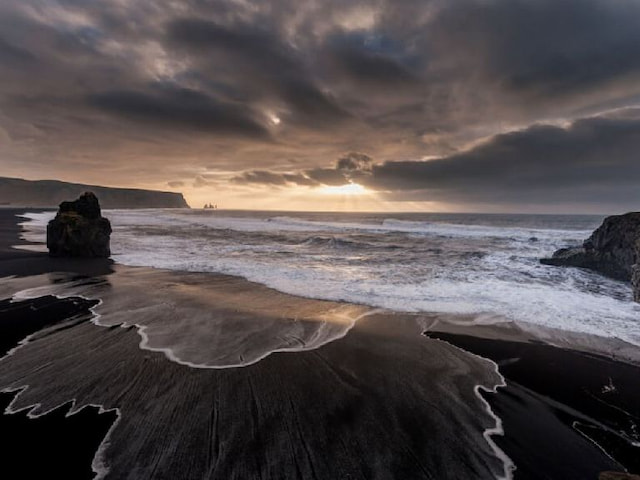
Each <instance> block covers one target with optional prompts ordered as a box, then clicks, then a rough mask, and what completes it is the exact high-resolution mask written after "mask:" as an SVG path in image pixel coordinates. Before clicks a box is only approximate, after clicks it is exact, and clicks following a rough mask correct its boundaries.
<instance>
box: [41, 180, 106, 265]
mask: <svg viewBox="0 0 640 480" xmlns="http://www.w3.org/2000/svg"><path fill="white" fill-rule="evenodd" d="M110 235H111V223H110V222H109V220H107V219H106V218H104V217H103V216H102V213H101V211H100V203H99V202H98V199H97V197H96V196H95V195H94V194H93V193H92V192H85V193H83V194H82V195H80V197H79V198H78V199H77V200H75V201H73V202H62V203H61V204H60V209H59V210H58V214H57V215H56V217H55V218H54V219H53V220H51V221H50V222H49V224H48V225H47V248H48V249H49V255H51V256H52V257H104V258H106V257H109V256H110V255H111V250H110V248H109V240H110Z"/></svg>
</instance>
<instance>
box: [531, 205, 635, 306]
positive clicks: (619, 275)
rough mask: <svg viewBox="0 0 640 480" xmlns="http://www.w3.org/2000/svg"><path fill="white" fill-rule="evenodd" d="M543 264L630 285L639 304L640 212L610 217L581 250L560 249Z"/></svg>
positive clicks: (542, 261) (578, 248) (544, 259)
mask: <svg viewBox="0 0 640 480" xmlns="http://www.w3.org/2000/svg"><path fill="white" fill-rule="evenodd" d="M540 262H541V263H544V264H546V265H557V266H569V267H582V268H588V269H590V270H595V271H597V272H600V273H602V274H603V275H606V276H608V277H611V278H615V279H616V280H622V281H625V282H631V283H632V285H633V287H634V298H635V300H636V301H640V264H639V262H640V212H632V213H626V214H624V215H614V216H611V217H607V218H605V219H604V222H602V225H600V226H599V227H598V228H597V229H596V230H595V231H594V232H593V233H592V234H591V236H590V237H589V238H588V239H587V240H585V241H584V243H583V244H582V246H581V247H572V248H561V249H560V250H558V251H556V252H555V253H554V254H553V256H552V257H551V258H543V259H541V260H540Z"/></svg>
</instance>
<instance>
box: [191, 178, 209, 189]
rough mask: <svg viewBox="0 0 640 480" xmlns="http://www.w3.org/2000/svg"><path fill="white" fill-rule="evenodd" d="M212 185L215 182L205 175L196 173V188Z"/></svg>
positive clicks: (194, 182)
mask: <svg viewBox="0 0 640 480" xmlns="http://www.w3.org/2000/svg"><path fill="white" fill-rule="evenodd" d="M211 185H213V182H211V181H209V180H207V179H206V178H205V177H204V176H203V175H196V178H195V180H194V181H193V187H194V188H203V187H209V186H211Z"/></svg>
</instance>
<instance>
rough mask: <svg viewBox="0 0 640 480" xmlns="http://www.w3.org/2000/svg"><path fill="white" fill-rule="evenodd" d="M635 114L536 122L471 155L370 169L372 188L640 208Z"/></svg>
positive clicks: (402, 194)
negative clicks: (565, 122)
mask: <svg viewBox="0 0 640 480" xmlns="http://www.w3.org/2000/svg"><path fill="white" fill-rule="evenodd" d="M638 152H640V111H637V110H636V111H632V112H630V113H629V115H620V116H612V117H594V118H585V119H580V120H577V121H575V122H574V123H573V124H571V125H570V126H569V127H567V128H561V127H556V126H551V125H535V126H532V127H530V128H528V129H526V130H523V131H518V132H512V133H508V134H501V135H497V136H495V137H493V138H492V139H490V140H489V141H487V142H486V143H484V144H482V145H479V146H477V147H475V148H473V149H471V150H469V151H466V152H462V153H459V154H456V155H452V156H448V157H444V158H441V159H436V160H430V161H420V162H386V163H384V164H382V165H376V166H374V168H373V172H372V176H371V177H369V178H370V181H369V182H368V183H367V185H368V186H370V187H371V188H375V189H377V190H382V191H387V192H390V193H389V195H390V197H391V198H393V197H395V198H396V199H412V200H419V199H420V200H435V201H455V202H458V203H464V202H483V203H487V204H501V203H502V204H505V205H509V204H513V203H516V204H518V203H519V204H525V203H526V202H534V201H535V202H536V203H548V204H552V203H556V202H564V203H571V202H586V203H589V204H598V203H607V202H614V203H615V202H621V203H625V204H626V206H627V208H634V206H635V207H636V208H637V206H638V205H640V191H639V190H638V185H640V157H639V156H638Z"/></svg>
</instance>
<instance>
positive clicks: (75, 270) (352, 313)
mask: <svg viewBox="0 0 640 480" xmlns="http://www.w3.org/2000/svg"><path fill="white" fill-rule="evenodd" d="M11 221H14V222H15V220H13V219H12V218H7V212H2V211H0V225H4V224H10V223H11ZM3 222H4V223H3ZM17 232H18V231H17V230H16V234H17ZM2 241H3V242H7V241H8V242H10V244H11V245H13V244H15V243H17V239H16V238H15V237H13V238H10V235H4V236H3V237H2ZM0 251H2V252H7V253H5V254H3V255H4V256H2V257H0V276H1V277H9V276H13V278H5V279H4V280H0V292H1V293H2V295H3V296H4V298H6V297H7V296H12V295H13V294H15V293H16V292H17V291H23V292H24V291H25V290H29V289H33V288H41V289H40V290H31V291H30V293H31V294H32V295H33V297H34V298H27V297H29V295H28V294H27V295H24V294H23V298H22V300H21V301H20V302H19V303H17V304H16V303H14V304H12V305H14V306H15V305H20V306H21V307H22V306H23V307H24V308H27V309H28V310H31V307H33V306H37V304H36V303H35V302H47V300H46V299H47V298H49V299H50V298H51V297H46V292H52V291H53V292H56V294H57V295H66V294H68V295H71V297H70V298H69V299H67V300H64V302H67V303H66V304H65V305H66V307H65V308H68V309H69V310H68V315H65V314H62V315H60V316H61V317H63V319H62V320H60V321H44V325H43V320H42V319H41V317H46V318H47V319H51V318H54V316H55V315H54V313H53V310H52V311H47V313H46V314H43V315H42V316H37V318H38V320H35V319H34V318H32V317H30V316H29V315H26V314H25V315H24V317H23V318H24V320H25V322H27V323H29V324H30V325H32V330H33V335H32V336H31V337H30V339H29V341H28V342H27V343H26V344H24V345H23V346H21V347H19V348H18V349H16V350H14V351H13V352H12V354H11V355H9V356H6V357H4V358H3V359H2V360H1V361H0V389H4V390H16V389H19V388H24V387H26V386H28V388H26V389H25V390H24V391H22V392H21V393H19V394H18V395H17V396H16V395H15V393H14V398H13V404H12V405H11V406H10V408H9V411H15V410H18V409H23V408H24V409H29V407H33V408H32V409H31V410H30V413H31V416H37V415H42V416H41V417H38V419H45V418H48V417H50V416H51V415H54V413H47V412H48V411H49V410H51V409H54V408H56V407H58V406H59V405H61V404H67V403H68V402H69V401H71V400H75V404H74V407H73V409H72V412H73V411H75V409H78V408H80V407H82V406H83V405H100V406H101V407H102V408H103V409H107V410H109V412H107V413H102V414H98V413H97V409H94V410H95V411H94V415H93V417H92V418H88V419H87V420H86V422H85V426H86V427H87V429H88V430H90V431H92V432H93V433H95V434H104V423H103V422H104V421H105V419H107V418H108V419H109V420H110V422H111V423H110V425H111V430H110V432H109V434H108V436H107V437H106V441H105V442H103V443H102V446H101V448H100V449H99V451H98V452H97V454H96V455H95V457H93V456H92V460H91V461H89V459H88V455H87V454H80V452H78V455H77V457H75V459H76V461H77V462H78V464H84V465H85V467H86V466H87V462H88V461H89V463H88V464H89V465H92V466H93V470H94V471H95V472H97V473H98V474H99V476H101V477H104V478H114V479H120V478H131V479H133V478H167V479H169V478H170V479H180V478H185V479H187V478H188V479H199V478H203V479H204V478H211V479H214V478H215V479H225V480H226V479H234V478H237V479H246V478H264V479H280V478H317V479H331V480H334V479H337V478H367V479H370V478H376V479H387V478H388V479H395V478H402V479H418V478H433V479H447V478H451V479H458V478H496V477H499V476H504V475H505V474H507V475H508V474H509V469H508V465H509V461H508V460H506V459H505V457H504V454H503V453H502V452H501V450H499V449H496V447H495V446H494V445H492V443H493V442H495V443H496V444H497V445H498V446H499V447H500V448H501V449H504V451H505V452H506V454H507V455H508V456H509V457H510V459H511V460H512V461H513V462H514V463H515V465H516V466H517V467H518V470H516V472H515V478H562V479H571V478H576V479H578V478H580V479H583V478H594V479H595V478H597V474H598V472H600V471H602V470H622V469H623V465H625V466H627V467H629V468H632V469H635V468H636V467H635V466H634V465H633V457H632V456H631V457H630V456H629V455H627V454H625V453H620V451H619V449H618V450H616V448H617V447H615V445H614V444H613V443H611V444H610V445H609V444H607V448H610V449H611V450H612V452H613V450H615V452H614V454H612V452H608V453H609V454H607V453H605V452H604V451H603V450H602V449H601V448H600V447H599V446H598V445H596V444H595V443H594V442H593V441H591V440H589V439H588V438H586V437H585V436H584V435H583V434H582V433H580V431H579V430H578V429H576V428H573V427H572V421H570V420H568V418H574V417H575V418H579V419H582V420H585V419H588V420H590V421H591V425H592V424H596V423H597V422H599V423H600V424H602V425H605V424H606V425H608V424H609V423H611V422H615V421H617V419H619V417H616V416H615V415H613V414H612V413H611V410H612V408H611V407H609V406H605V405H602V406H601V407H598V402H596V401H594V402H593V404H591V405H589V407H588V410H587V411H582V410H580V408H581V405H582V404H581V400H580V397H579V396H577V397H575V398H576V399H577V400H576V401H573V400H572V399H573V398H574V396H575V395H577V392H581V391H582V390H584V389H585V387H588V388H592V383H593V388H596V387H595V386H598V387H599V383H600V381H601V376H599V375H596V374H595V370H594V367H593V365H592V364H591V363H589V362H588V361H587V363H586V364H579V365H575V366H574V367H575V368H581V369H584V370H585V374H584V375H585V376H586V377H585V376H572V375H571V371H572V368H574V367H570V368H569V367H568V368H567V372H566V375H564V376H563V377H562V381H561V382H554V385H555V387H554V388H555V390H554V391H553V392H552V393H553V395H555V397H557V398H555V397H550V398H552V400H553V402H550V401H549V398H547V397H548V396H549V395H550V393H549V392H548V391H546V390H544V388H543V387H544V385H545V382H544V381H543V379H544V378H545V377H547V378H548V376H549V370H550V367H549V365H550V364H551V365H554V364H556V363H558V362H560V363H563V364H564V363H565V358H564V356H563V355H565V353H572V352H568V351H567V350H563V349H558V348H555V349H553V348H552V347H549V348H548V349H547V350H544V351H543V352H542V353H539V354H537V355H533V354H529V353H527V354H524V353H523V354H522V355H520V356H521V358H520V360H519V364H520V365H521V366H520V367H519V369H517V370H516V369H514V368H511V369H509V368H508V367H509V365H518V362H512V363H509V362H508V361H507V362H506V365H505V359H504V358H503V356H504V355H505V353H504V352H505V351H508V352H510V353H509V355H512V352H511V350H509V349H515V350H516V351H520V350H521V349H522V345H525V343H524V342H521V343H519V342H510V341H505V340H500V339H486V338H485V339H479V338H473V337H472V338H473V341H467V339H466V337H464V336H463V335H460V334H453V335H452V334H446V333H440V334H438V335H440V337H439V338H441V339H442V340H446V341H441V340H439V339H436V338H428V337H425V336H424V335H421V333H423V331H424V330H425V325H428V324H429V323H430V320H431V319H430V318H429V316H412V315H398V314H393V313H391V312H375V311H372V309H369V308H367V307H363V306H350V305H346V304H336V303H333V302H321V301H316V300H307V299H301V298H297V297H292V296H289V295H285V294H281V293H279V292H275V291H273V290H271V289H268V288H266V287H264V286H260V285H256V284H252V283H250V282H247V281H245V280H242V279H238V278H235V277H227V276H222V275H220V276H219V275H205V274H182V273H177V272H164V271H160V270H153V269H134V268H129V267H122V266H114V265H111V264H104V263H103V264H101V265H100V264H93V265H90V266H88V265H87V264H85V265H80V264H79V263H77V262H65V261H64V260H62V261H61V262H60V263H58V262H56V263H51V261H50V259H48V258H47V257H46V255H42V254H37V253H33V252H29V253H26V254H25V253H23V252H20V253H19V254H16V256H15V257H13V256H12V255H11V249H10V248H8V247H7V246H6V245H5V246H4V247H3V246H0ZM20 260H22V261H20ZM27 260H28V261H27ZM89 263H91V262H89ZM91 270H93V271H91ZM52 272H56V273H52ZM42 287H44V288H42ZM65 292H67V293H65ZM78 295H83V296H85V297H87V298H89V300H84V301H85V302H90V301H91V299H100V300H101V301H102V303H101V304H100V305H96V306H94V307H93V313H91V312H88V311H86V312H85V316H84V317H83V316H82V312H80V313H78V312H77V311H76V312H75V314H74V313H73V310H72V308H78V307H79V306H80V305H84V306H85V307H87V306H88V303H84V304H83V303H82V301H81V300H79V297H78ZM43 297H44V298H45V299H44V300H43ZM74 302H75V303H74ZM74 305H75V307H74ZM14 308H15V307H14ZM194 312H195V313H196V314H195V315H194ZM12 314H13V315H15V312H13V313H12ZM18 315H20V314H18ZM183 317H184V318H183ZM187 317H188V318H187ZM8 318H9V317H8V315H3V314H2V313H1V312H0V329H2V330H3V332H4V328H5V325H8V324H9V323H11V322H7V323H5V320H6V319H8ZM56 318H58V317H56ZM356 318H359V319H358V320H357V322H355V323H354V321H353V320H354V319H356ZM171 319H173V320H174V321H173V322H171V321H170V320H171ZM345 319H346V320H345ZM334 320H339V321H334ZM123 324H124V325H125V326H126V325H132V326H130V327H128V328H122V327H121V326H122V325H123ZM135 325H137V326H135ZM141 326H144V328H143V329H141V328H140V327H141ZM141 330H142V331H143V335H142V336H141V334H140V331H141ZM211 331H213V332H215V335H212V336H210V337H207V336H206V333H207V332H211ZM3 332H0V334H2V333H3ZM431 335H436V334H434V333H432V334H431ZM446 335H448V336H446ZM445 336H446V337H445ZM145 337H146V343H145ZM221 339H222V340H221ZM141 342H142V345H141ZM216 342H217V343H216ZM314 342H315V343H314ZM465 342H466V343H465ZM512 343H515V344H516V345H515V346H514V345H512ZM454 345H458V346H454ZM526 345H528V344H526ZM141 347H142V348H141ZM458 347H462V348H464V350H462V349H461V348H458ZM481 347H482V348H481ZM505 349H506V350H505ZM282 350H284V351H282ZM467 350H468V351H467ZM238 351H242V352H246V353H245V354H243V356H242V358H240V356H239V355H236V356H235V357H234V356H233V355H231V354H230V352H238ZM220 352H222V353H223V354H220ZM256 352H257V353H256ZM260 352H262V353H260ZM469 352H473V353H469ZM264 353H266V356H263V355H262V354H264ZM474 353H477V354H481V355H482V356H483V357H487V358H493V359H494V360H496V361H497V362H498V364H499V365H500V371H501V372H502V370H503V369H506V370H505V372H507V373H508V374H507V373H505V372H502V373H503V374H504V375H505V376H506V377H507V382H508V386H507V387H506V388H504V387H503V388H499V389H498V390H497V393H483V394H482V395H483V396H484V398H486V399H487V400H488V401H489V402H490V403H491V405H492V406H493V408H494V410H495V413H497V414H498V416H500V417H504V418H503V421H504V427H505V435H504V437H501V436H499V435H493V436H490V437H488V432H490V431H491V430H493V429H496V417H495V416H494V414H493V413H492V412H490V411H489V410H488V409H487V403H486V402H485V400H483V398H481V396H480V395H477V394H476V389H477V387H478V385H481V386H484V387H485V389H487V390H492V389H494V388H495V387H496V386H497V385H500V384H501V382H502V377H501V375H499V374H498V373H497V372H496V364H495V363H493V362H491V361H489V360H485V359H482V358H480V357H478V356H476V355H475V354H474ZM494 357H495V358H494ZM510 358H511V357H510ZM585 358H588V357H585ZM585 361H586V360H585ZM598 361H600V360H598ZM608 361H610V362H611V363H612V364H613V365H612V366H610V368H611V369H612V370H613V371H616V372H624V373H620V377H615V379H616V380H615V382H617V384H618V385H620V386H622V385H626V383H625V382H627V381H630V379H632V378H634V377H635V378H638V376H637V374H638V372H640V370H639V369H638V368H637V367H635V366H632V365H629V364H626V363H621V362H613V361H611V360H608ZM238 364H241V365H243V366H240V367H238V366H236V365H238ZM567 365H569V364H568V363H567ZM194 366H197V367H198V368H193V367H194ZM525 367H526V368H525ZM607 368H609V366H608V367H607ZM601 369H604V370H602V371H605V370H606V368H605V367H603V366H601ZM514 370H515V371H517V372H518V374H517V376H516V374H515V373H513V372H514ZM606 371H608V370H606ZM591 372H593V375H592V374H591ZM585 378H586V379H587V380H585ZM536 379H539V380H540V381H537V380H536ZM591 381H593V382H592V383H591ZM512 383H513V384H512ZM618 388H620V387H618ZM596 389H597V388H596ZM480 391H482V389H480ZM619 392H620V393H619V395H620V398H622V399H623V400H624V402H627V403H630V404H631V405H633V402H634V401H635V398H636V397H634V395H636V394H637V391H636V392H635V393H633V392H632V393H629V392H627V390H626V387H625V388H624V389H622V388H620V390H619ZM563 402H565V403H563ZM624 402H623V403H624ZM620 405H622V404H620V403H614V406H615V407H616V408H617V407H620ZM624 405H627V404H626V403H624ZM636 405H637V404H636ZM599 408H600V409H599ZM627 408H629V407H627ZM24 411H25V410H23V412H24ZM85 411H88V410H83V412H85ZM116 411H117V415H118V419H117V421H114V420H113V418H114V415H116ZM567 412H569V413H567ZM627 413H629V414H630V415H632V416H633V415H636V414H637V412H634V411H633V409H632V408H629V411H628V412H627ZM15 415H21V414H20V413H19V414H9V415H2V416H0V421H2V419H4V418H14V417H15ZM571 415H573V417H571ZM72 418H74V416H71V417H68V418H64V417H60V418H59V419H57V420H56V422H57V423H55V426H51V427H49V428H50V429H55V430H58V429H64V428H65V425H67V422H69V421H70V419H72ZM633 418H636V419H637V417H633ZM25 421H27V422H29V421H32V420H29V419H26V420H25ZM583 423H584V425H586V426H587V427H585V428H590V427H589V425H590V424H589V422H588V421H586V420H585V421H584V422H583ZM101 425H102V426H101ZM627 425H628V424H627ZM0 428H1V426H0ZM13 428H15V429H17V430H19V431H20V432H24V430H23V427H20V426H16V427H13ZM46 428H47V427H45V429H46ZM578 428H580V427H578ZM620 428H622V427H620ZM17 430H16V431H17ZM601 430H603V431H606V429H602V428H601ZM2 431H3V434H4V432H5V430H2ZM49 431H50V430H49ZM9 432H11V430H9ZM9 435H10V436H11V435H12V434H11V433H9ZM79 435H81V434H79ZM81 436H82V435H81ZM614 436H615V435H614ZM487 437H488V438H487ZM616 438H617V437H616ZM614 443H615V442H614ZM542 447H544V448H542ZM614 447H615V448H614ZM625 448H626V447H625ZM634 448H635V447H634ZM631 452H632V451H631ZM609 455H611V456H613V457H614V458H615V460H614V459H612V458H610V456H609ZM85 472H86V468H85ZM65 478H90V476H83V475H80V474H79V475H78V476H74V475H71V476H67V477H65Z"/></svg>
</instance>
